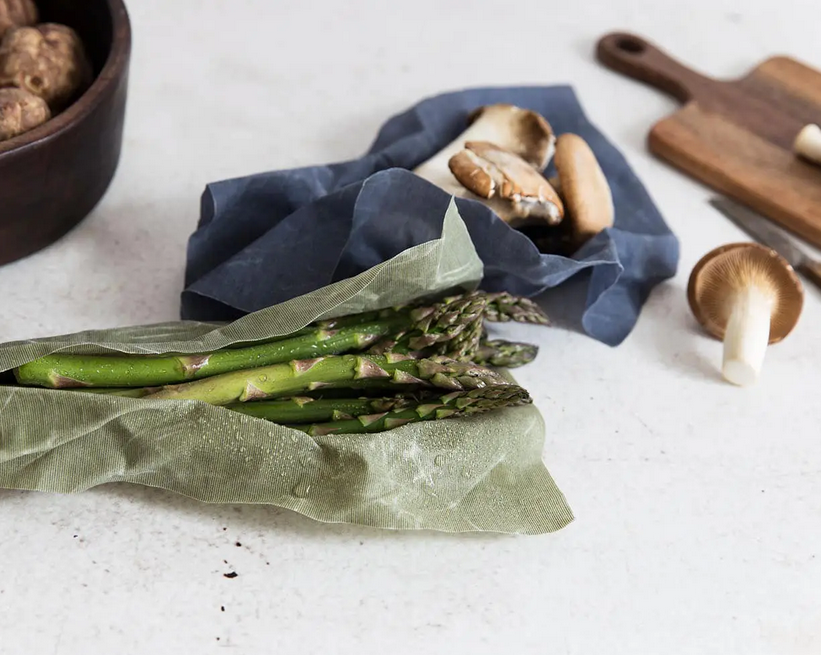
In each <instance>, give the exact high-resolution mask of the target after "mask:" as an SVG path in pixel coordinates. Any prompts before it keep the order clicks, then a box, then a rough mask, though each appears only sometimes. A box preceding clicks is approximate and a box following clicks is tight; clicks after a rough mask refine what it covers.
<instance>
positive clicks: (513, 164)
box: [448, 141, 564, 225]
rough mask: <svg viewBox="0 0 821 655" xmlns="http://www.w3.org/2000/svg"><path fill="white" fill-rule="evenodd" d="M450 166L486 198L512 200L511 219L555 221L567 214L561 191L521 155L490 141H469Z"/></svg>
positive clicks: (554, 222) (509, 218)
mask: <svg viewBox="0 0 821 655" xmlns="http://www.w3.org/2000/svg"><path fill="white" fill-rule="evenodd" d="M448 167H449V168H450V170H451V172H452V173H453V175H454V177H455V178H456V179H457V180H459V182H461V183H462V184H463V185H464V186H465V188H466V189H468V190H469V191H471V192H473V193H475V194H476V195H477V196H480V197H482V198H485V199H491V198H498V199H500V200H502V201H508V203H509V204H510V207H509V211H507V214H509V216H508V222H509V223H511V224H512V223H513V222H516V221H515V220H514V219H519V218H520V219H539V220H542V221H546V222H547V223H548V224H550V225H553V224H556V223H559V222H560V221H561V220H562V217H563V216H564V206H563V205H562V201H561V199H560V198H559V196H558V194H557V193H556V192H555V191H554V190H553V187H551V186H550V184H549V183H548V181H547V180H546V179H545V178H544V176H543V175H542V174H541V173H540V172H539V171H537V170H536V169H535V168H534V167H533V166H531V165H530V164H529V163H527V162H526V161H525V160H524V159H522V158H521V157H519V156H518V155H516V154H514V153H512V152H510V151H508V150H506V149H504V148H500V147H498V146H497V145H495V144H493V143H487V142H486V141H468V142H467V143H465V149H464V150H462V151H461V152H459V153H457V154H456V155H454V156H453V157H451V159H450V161H449V162H448Z"/></svg>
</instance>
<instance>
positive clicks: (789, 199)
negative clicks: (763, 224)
mask: <svg viewBox="0 0 821 655" xmlns="http://www.w3.org/2000/svg"><path fill="white" fill-rule="evenodd" d="M625 46H626V47H625ZM597 55H598V58H599V59H600V61H602V63H604V64H605V65H606V66H608V67H610V68H613V69H614V70H617V71H619V72H621V73H624V74H625V75H628V76H630V77H633V78H635V79H638V80H640V81H643V82H645V83H647V84H650V85H651V86H654V87H656V88H658V89H660V90H662V91H665V92H667V93H669V94H670V95H672V96H673V97H675V98H678V99H679V100H680V101H682V102H683V103H685V106H684V108H683V109H681V110H679V111H678V112H676V113H675V114H673V115H672V116H670V117H668V118H665V119H663V120H661V121H660V122H658V123H657V124H656V125H654V126H653V127H652V129H651V130H650V134H649V137H648V146H649V148H650V150H651V152H653V153H654V154H655V155H656V156H658V157H660V158H661V159H664V160H666V161H668V162H670V163H671V164H673V165H674V166H676V167H678V168H680V169H681V170H683V171H685V172H686V173H688V174H689V175H691V176H692V177H694V178H696V179H698V180H700V181H701V182H702V183H704V184H706V185H708V186H710V187H711V188H713V189H716V190H718V191H720V192H722V193H724V194H726V195H728V196H730V197H733V198H735V199H736V200H738V201H739V202H742V203H744V204H746V205H748V206H750V207H751V208H752V209H755V210H756V211H758V212H760V213H762V214H763V215H765V216H767V217H769V218H770V219H771V220H773V221H775V222H777V223H779V224H780V225H781V226H783V227H785V228H787V229H789V230H790V231H792V232H793V233H795V234H797V235H798V236H800V237H802V238H804V239H806V240H807V241H809V242H810V243H813V244H814V245H816V246H819V247H821V167H818V166H814V165H812V164H809V163H807V162H805V161H803V160H801V159H798V158H797V157H796V156H795V155H794V154H793V152H792V144H793V141H794V140H795V137H796V135H797V134H798V132H799V131H800V130H801V128H802V127H804V125H806V124H808V123H819V124H821V72H819V71H817V70H815V69H813V68H811V67H809V66H807V65H805V64H802V63H800V62H797V61H795V60H793V59H790V58H789V57H782V56H779V57H773V58H771V59H768V60H767V61H765V62H764V63H762V64H761V65H760V66H758V67H757V68H755V69H753V70H752V71H751V72H750V74H749V75H747V76H745V77H744V78H742V79H740V80H732V81H719V80H714V79H711V78H708V77H706V76H704V75H701V74H700V73H697V72H695V71H692V70H690V69H689V68H687V67H686V66H683V65H682V64H680V63H679V62H676V61H675V60H674V59H672V58H670V57H669V56H668V55H666V54H664V53H663V52H662V51H661V50H659V49H658V48H657V47H655V46H653V45H652V44H650V43H648V42H647V41H645V40H644V39H641V38H640V37H636V36H634V35H629V34H623V33H620V34H614V35H607V36H605V37H603V38H602V39H601V40H600V41H599V44H598V48H597Z"/></svg>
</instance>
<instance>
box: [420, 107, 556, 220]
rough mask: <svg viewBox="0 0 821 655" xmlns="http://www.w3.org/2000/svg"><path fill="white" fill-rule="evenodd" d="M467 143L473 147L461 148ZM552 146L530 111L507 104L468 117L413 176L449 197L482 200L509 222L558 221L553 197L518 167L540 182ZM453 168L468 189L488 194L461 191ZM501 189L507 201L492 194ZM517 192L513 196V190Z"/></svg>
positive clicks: (549, 133)
mask: <svg viewBox="0 0 821 655" xmlns="http://www.w3.org/2000/svg"><path fill="white" fill-rule="evenodd" d="M468 143H470V144H472V145H473V148H468V147H466V144H468ZM555 143H556V137H555V135H554V134H553V129H552V128H551V127H550V124H549V123H548V122H547V121H546V120H545V119H544V117H543V116H541V115H540V114H538V113H536V112H535V111H531V110H529V109H522V108H521V107H516V106H515V105H510V104H495V105H487V106H485V107H480V108H479V109H477V110H476V111H474V112H473V113H472V114H471V115H470V116H469V119H468V127H467V129H466V130H465V131H464V132H463V133H462V134H460V135H459V136H458V137H457V138H456V139H454V140H453V141H451V142H450V143H449V144H448V145H447V146H445V147H444V148H443V149H442V150H440V151H439V152H438V153H436V154H435V155H434V156H433V157H431V158H430V159H429V160H427V161H426V162H423V163H422V164H420V165H419V166H417V167H416V168H415V169H414V171H413V172H414V173H416V174H417V175H418V176H419V177H422V178H424V179H426V180H428V181H429V182H432V183H433V184H436V185H437V186H439V187H440V188H442V189H444V190H445V191H447V192H448V193H450V194H451V195H454V196H458V197H462V198H471V199H474V200H481V201H483V202H484V203H485V204H487V205H489V206H490V207H491V208H492V209H493V210H494V211H495V212H496V213H497V214H498V215H499V217H500V218H501V219H502V220H504V221H506V222H508V223H514V224H515V223H520V222H521V221H522V220H523V219H527V218H529V217H537V216H538V217H541V218H540V219H539V220H543V219H544V218H549V220H553V221H556V220H561V216H562V215H563V213H564V208H563V207H562V206H561V200H559V198H558V196H557V195H556V193H555V192H554V191H553V189H552V188H550V186H549V184H543V183H541V182H539V181H538V180H536V179H535V178H534V177H532V175H531V174H530V173H529V172H528V171H526V170H525V169H524V168H523V167H522V163H524V164H527V165H529V166H530V167H532V169H533V170H534V172H535V173H536V174H537V175H539V176H540V177H541V174H540V171H541V170H543V169H544V167H545V166H547V163H548V162H549V161H550V159H551V158H552V157H553V152H554V147H555ZM477 144H481V145H477ZM488 156H489V157H490V159H487V157H488ZM451 162H453V164H451ZM500 163H501V164H502V167H500ZM454 167H455V168H456V170H457V171H459V174H460V175H461V176H462V177H461V179H463V180H467V181H468V184H469V185H470V187H471V188H475V189H477V190H480V191H481V190H482V189H483V187H482V186H481V185H482V184H484V188H485V189H488V190H486V191H485V193H487V194H488V195H487V196H486V197H482V196H480V195H477V194H476V193H474V192H473V191H471V190H470V189H469V188H467V187H465V186H464V185H463V184H462V183H461V182H460V181H459V179H457V177H456V176H455V175H454V173H453V172H452V169H453V168H454ZM508 167H511V168H508ZM471 173H473V177H471ZM480 180H482V181H480ZM505 180H507V184H508V186H505ZM545 182H546V181H545ZM534 183H537V184H535V186H534ZM502 188H504V189H507V190H509V194H508V196H507V197H503V196H501V195H498V194H497V193H496V190H497V189H500V190H501V189H502ZM516 188H518V189H519V191H518V192H514V191H513V189H516Z"/></svg>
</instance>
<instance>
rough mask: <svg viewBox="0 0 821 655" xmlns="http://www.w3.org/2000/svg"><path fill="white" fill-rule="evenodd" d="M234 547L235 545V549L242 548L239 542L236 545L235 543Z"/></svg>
mask: <svg viewBox="0 0 821 655" xmlns="http://www.w3.org/2000/svg"><path fill="white" fill-rule="evenodd" d="M234 545H235V546H236V547H237V548H242V544H241V543H240V542H237V543H235V544H234Z"/></svg>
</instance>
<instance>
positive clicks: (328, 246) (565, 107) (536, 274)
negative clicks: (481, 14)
mask: <svg viewBox="0 0 821 655" xmlns="http://www.w3.org/2000/svg"><path fill="white" fill-rule="evenodd" d="M501 102H506V103H511V104H515V105H518V106H520V107H525V108H528V109H532V110H534V111H536V112H539V113H540V114H542V115H543V116H544V117H545V118H546V119H547V120H548V121H549V122H550V124H551V125H552V127H553V129H554V131H555V132H556V133H557V134H561V133H564V132H573V133H576V134H578V135H580V136H581V137H583V138H584V139H585V140H586V141H587V142H588V144H589V145H590V147H591V148H592V149H593V151H594V153H595V154H596V157H597V158H598V160H599V163H600V164H601V167H602V169H603V171H604V173H605V175H606V176H607V179H608V181H609V183H610V186H611V189H612V192H613V200H614V204H615V208H616V219H615V226H614V227H613V228H611V229H608V230H605V231H604V232H602V233H601V234H599V235H598V236H596V237H595V238H593V239H592V240H590V241H589V242H587V243H586V244H585V245H584V246H583V247H582V248H581V249H580V250H579V251H578V252H576V253H575V254H574V255H573V256H572V257H563V256H559V255H545V254H541V253H540V252H539V251H538V249H537V248H536V246H535V245H534V244H533V242H532V241H531V240H530V239H529V238H528V237H526V236H525V235H524V234H522V233H520V232H518V231H516V230H513V229H512V228H510V227H508V226H507V225H506V224H505V223H503V222H502V221H501V220H500V219H499V218H498V217H496V215H495V214H494V213H493V212H492V211H491V210H490V209H488V208H487V207H485V206H484V205H483V204H481V203H480V202H478V201H475V200H467V199H457V206H458V208H459V212H460V214H461V216H462V218H463V219H464V221H465V224H466V225H467V227H468V230H469V232H470V236H471V239H472V240H473V243H474V246H475V248H476V251H477V253H478V255H479V257H480V258H481V259H482V261H483V263H484V267H485V271H484V278H483V280H482V283H481V286H480V288H482V289H485V290H488V291H503V290H504V291H509V292H511V293H514V294H518V295H525V296H531V297H532V296H535V295H538V294H540V293H542V292H544V291H545V290H547V289H550V288H553V287H556V286H558V285H560V284H561V283H562V282H564V281H565V280H567V279H568V278H570V277H573V276H575V275H577V274H578V273H580V272H581V271H584V270H588V269H589V273H590V274H589V277H588V283H587V298H586V303H585V305H584V309H583V313H582V316H581V317H580V319H581V320H580V322H581V325H582V327H583V329H584V330H585V332H586V333H587V334H588V335H590V336H591V337H593V338H595V339H597V340H599V341H602V342H604V343H606V344H608V345H611V346H615V345H618V344H619V343H621V342H622V341H623V340H624V339H625V338H626V337H627V336H628V334H629V333H630V331H631V330H632V329H633V327H634V325H635V323H636V321H637V320H638V316H639V313H640V311H641V307H642V305H643V304H644V302H645V301H646V299H647V297H648V296H649V294H650V291H651V290H652V289H653V287H654V286H656V285H657V284H658V283H660V282H661V281H663V280H665V279H668V278H670V277H672V276H673V275H675V273H676V268H677V266H678V259H679V244H678V240H677V239H676V237H675V236H674V235H673V233H672V232H671V231H670V229H669V228H668V227H667V225H666V224H665V222H664V219H663V218H662V216H661V214H660V213H659V211H658V209H657V208H656V206H655V205H654V203H653V201H652V199H651V198H650V196H649V194H648V193H647V191H646V189H645V188H644V186H643V185H642V183H641V181H640V180H639V179H638V177H637V176H636V175H635V173H633V171H632V169H631V168H630V166H629V165H628V164H627V162H626V160H625V159H624V157H623V156H622V155H621V153H620V152H619V151H618V150H617V149H616V148H615V147H614V146H613V145H612V144H611V143H610V142H609V141H608V140H607V139H606V138H605V137H604V136H603V135H602V134H601V133H600V132H599V131H598V130H597V129H596V128H595V127H594V126H593V125H592V124H591V123H590V122H589V121H588V120H587V118H586V117H585V115H584V111H583V110H582V107H581V105H580V104H579V101H578V99H577V98H576V95H575V93H574V92H573V90H572V89H571V88H570V87H569V86H554V87H517V88H481V89H470V90H465V91H459V92H454V93H446V94H443V95H439V96H436V97H433V98H429V99H427V100H424V101H422V102H420V103H419V104H417V105H416V106H414V107H412V108H410V109H409V110H407V111H406V112H404V113H402V114H400V115H397V116H395V117H393V118H391V119H390V120H389V121H388V122H387V123H385V125H384V126H383V127H382V129H381V130H380V132H379V134H378V136H377V138H376V141H375V142H374V143H373V145H372V146H371V148H370V150H369V151H368V152H367V154H365V155H364V156H363V157H361V158H360V159H356V160H352V161H347V162H341V163H335V164H329V165H320V166H310V167H306V168H299V169H293V170H284V171H274V172H269V173H261V174H258V175H252V176H249V177H243V178H237V179H231V180H225V181H222V182H216V183H213V184H209V185H208V186H207V188H206V190H205V192H204V193H203V196H202V205H201V215H200V221H199V225H198V228H197V230H196V232H195V233H194V234H193V235H192V236H191V238H190V240H189V244H188V257H187V264H186V279H185V289H184V291H183V293H182V312H181V313H182V318H183V319H192V320H201V321H225V320H233V319H236V318H238V317H240V316H242V315H244V314H247V313H250V312H253V311H257V310H259V309H262V308H264V307H268V306H271V305H275V304H277V303H281V302H284V301H286V300H289V299H291V298H295V297H297V296H300V295H302V294H305V293H308V292H310V291H313V290H315V289H318V288H320V287H322V286H325V285H327V284H330V283H332V282H336V281H338V280H342V279H345V278H349V277H352V276H354V275H357V274H358V273H361V272H363V271H365V270H367V269H369V268H371V267H373V266H375V265H376V264H378V263H379V262H382V261H385V260H386V259H389V258H391V257H394V256H395V255H398V254H399V253H400V252H402V251H404V250H406V249H407V248H410V247H412V246H415V245H418V244H420V243H424V242H427V241H430V240H432V239H437V238H439V237H440V235H441V232H442V220H443V216H444V215H445V211H446V209H447V207H448V203H449V202H450V199H451V197H450V196H449V195H448V194H447V193H445V192H444V191H442V190H441V189H439V188H438V187H436V186H434V185H432V184H430V183H428V182H427V181H425V180H422V179H420V178H418V177H416V176H415V175H413V173H411V172H410V170H409V169H413V168H414V167H415V166H417V165H418V164H420V163H421V162H423V161H425V160H426V159H428V158H429V157H431V156H432V155H434V154H435V153H436V152H437V151H439V150H440V149H441V148H442V147H444V146H445V145H447V144H448V143H449V142H450V141H452V140H453V139H454V138H456V137H457V136H458V135H459V134H460V133H461V132H462V131H463V130H464V129H465V126H466V121H467V116H468V115H469V114H470V112H471V111H473V110H474V109H476V108H477V107H480V106H482V105H487V104H494V103H501ZM551 172H552V166H551V167H548V170H547V174H551Z"/></svg>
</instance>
